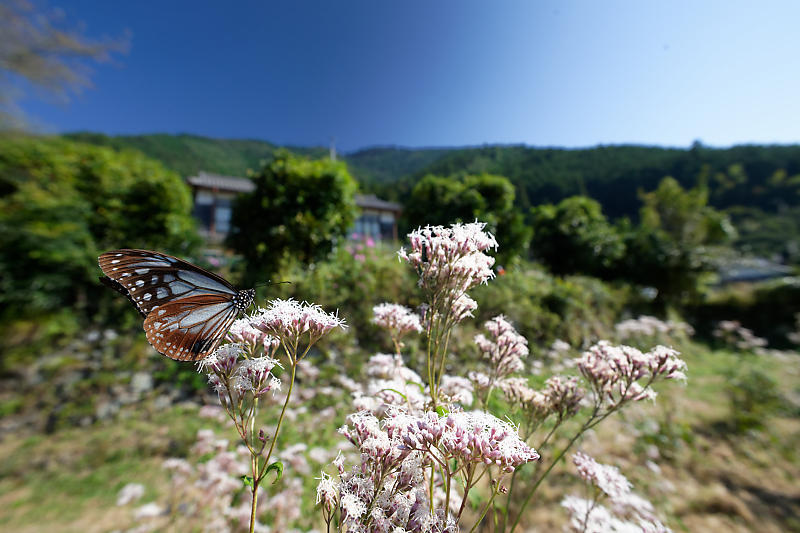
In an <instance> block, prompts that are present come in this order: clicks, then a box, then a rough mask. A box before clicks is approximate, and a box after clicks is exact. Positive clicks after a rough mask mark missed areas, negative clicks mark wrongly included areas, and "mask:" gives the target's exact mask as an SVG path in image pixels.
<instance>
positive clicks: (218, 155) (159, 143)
mask: <svg viewBox="0 0 800 533" xmlns="http://www.w3.org/2000/svg"><path fill="white" fill-rule="evenodd" d="M64 137H66V138H68V139H72V140H75V141H81V142H85V143H89V144H97V145H101V146H109V147H112V148H115V149H117V150H122V149H134V150H139V151H140V152H142V153H144V154H145V155H147V156H150V157H152V158H154V159H158V160H160V161H161V162H162V163H164V165H166V166H167V167H168V168H170V169H172V170H174V171H176V172H178V173H179V174H180V175H181V176H183V177H187V176H191V175H193V174H196V173H197V172H198V171H200V170H204V171H206V172H212V173H216V174H222V175H225V176H244V175H245V174H246V173H247V170H248V169H253V170H257V169H258V168H259V167H260V166H261V161H263V160H269V159H272V154H273V153H274V152H275V150H276V149H277V148H278V147H277V146H276V145H274V144H272V143H269V142H266V141H258V140H253V139H212V138H210V137H201V136H198V135H188V134H178V135H169V134H163V133H155V134H150V135H120V136H113V137H111V136H108V135H103V134H101V133H89V132H76V133H68V134H66V135H64ZM291 151H293V152H296V153H299V154H306V155H310V156H313V157H323V156H324V155H326V154H327V153H328V151H327V150H325V149H323V148H313V147H312V148H301V147H293V148H291Z"/></svg>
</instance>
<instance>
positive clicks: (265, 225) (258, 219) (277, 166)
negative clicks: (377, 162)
mask: <svg viewBox="0 0 800 533" xmlns="http://www.w3.org/2000/svg"><path fill="white" fill-rule="evenodd" d="M253 181H254V182H255V185H256V189H255V190H254V191H253V192H252V193H250V194H247V195H242V196H240V197H239V198H238V199H237V201H236V203H235V204H234V209H233V216H232V218H231V234H230V236H229V241H228V242H229V244H230V246H231V247H232V248H233V249H234V250H235V251H236V252H237V253H240V254H242V256H244V258H245V260H246V272H245V281H246V282H247V283H253V282H254V281H256V280H258V279H261V280H262V281H263V280H264V279H266V278H267V277H269V276H270V275H271V274H274V273H276V272H277V271H278V270H279V268H280V266H281V264H282V263H283V261H284V260H286V259H287V258H289V257H290V256H291V257H292V258H294V259H296V260H299V261H300V262H302V263H304V264H309V263H311V262H313V261H315V260H318V259H321V258H323V257H325V256H326V255H327V254H328V253H329V252H330V251H331V249H332V247H333V245H334V243H336V242H337V241H338V240H341V239H343V238H344V236H345V234H346V233H347V231H348V230H349V229H350V227H351V226H352V224H353V222H354V221H355V218H356V214H357V208H356V205H355V199H354V195H355V192H356V182H355V181H354V180H353V178H352V177H351V176H350V174H349V173H348V171H347V166H346V165H345V164H344V163H341V162H336V161H330V160H327V159H321V160H316V161H314V160H309V159H303V158H298V157H295V156H292V155H290V154H289V152H287V151H285V150H281V151H279V152H278V153H277V154H276V156H275V159H274V160H273V161H272V162H270V163H269V164H268V165H266V166H264V167H263V168H262V169H261V171H260V172H258V173H257V174H256V175H255V176H254V177H253Z"/></svg>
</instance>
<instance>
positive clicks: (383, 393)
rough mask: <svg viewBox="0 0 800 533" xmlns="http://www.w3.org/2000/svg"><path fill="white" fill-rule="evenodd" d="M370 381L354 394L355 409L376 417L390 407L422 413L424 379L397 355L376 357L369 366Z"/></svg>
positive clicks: (367, 366)
mask: <svg viewBox="0 0 800 533" xmlns="http://www.w3.org/2000/svg"><path fill="white" fill-rule="evenodd" d="M365 370H366V374H367V376H369V381H368V382H367V383H366V384H365V385H363V386H359V388H358V389H357V390H356V391H354V396H355V400H354V402H353V403H354V406H355V407H356V409H359V410H367V411H370V412H372V413H374V414H383V413H385V412H386V410H387V408H388V407H390V406H397V407H403V408H405V409H407V410H409V411H413V412H417V411H422V409H423V408H424V406H425V400H426V396H425V389H424V385H423V383H422V378H421V377H420V376H419V374H417V373H416V372H414V371H413V370H411V369H410V368H407V367H406V366H405V365H404V364H403V358H402V357H400V356H399V355H397V354H381V353H379V354H375V355H373V356H372V357H370V358H369V361H367V364H366V368H365Z"/></svg>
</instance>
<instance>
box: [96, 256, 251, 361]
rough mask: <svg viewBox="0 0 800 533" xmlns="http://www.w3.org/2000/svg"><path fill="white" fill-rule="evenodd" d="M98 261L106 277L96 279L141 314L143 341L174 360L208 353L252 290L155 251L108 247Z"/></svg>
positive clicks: (243, 308) (194, 358) (248, 300)
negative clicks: (123, 297)
mask: <svg viewBox="0 0 800 533" xmlns="http://www.w3.org/2000/svg"><path fill="white" fill-rule="evenodd" d="M98 263H99V264H100V268H101V269H102V271H103V273H104V274H105V275H106V276H107V278H101V281H103V283H104V284H106V285H108V286H109V287H111V288H112V289H114V290H116V291H117V292H120V293H121V294H124V295H125V296H126V297H127V298H128V299H129V300H130V301H131V302H132V303H133V304H134V305H135V306H136V308H137V309H138V311H139V313H140V314H141V315H142V316H143V317H144V330H145V334H146V336H147V340H148V342H150V344H151V345H152V346H153V347H154V348H155V349H156V350H157V351H158V352H160V353H162V354H163V355H166V356H167V357H169V358H171V359H177V360H179V361H197V360H200V359H202V358H203V357H205V356H206V355H208V354H209V353H211V352H213V351H214V350H215V349H216V347H217V345H218V344H219V342H220V341H221V340H222V339H223V338H224V337H225V334H226V333H227V332H228V330H229V329H230V326H231V324H233V322H234V320H236V317H237V316H238V315H239V314H241V313H243V312H245V311H246V310H247V308H248V307H250V306H251V305H252V304H253V301H254V299H255V290H253V289H246V290H237V289H235V288H234V287H233V286H232V285H231V284H230V283H229V282H228V281H226V280H225V279H224V278H222V277H220V276H218V275H216V274H214V273H212V272H208V271H207V270H204V269H202V268H200V267H198V266H196V265H193V264H191V263H189V262H187V261H183V260H182V259H178V258H177V257H173V256H171V255H167V254H163V253H161V252H152V251H149V250H132V249H123V250H112V251H110V252H106V253H104V254H102V255H101V256H100V257H99V258H98Z"/></svg>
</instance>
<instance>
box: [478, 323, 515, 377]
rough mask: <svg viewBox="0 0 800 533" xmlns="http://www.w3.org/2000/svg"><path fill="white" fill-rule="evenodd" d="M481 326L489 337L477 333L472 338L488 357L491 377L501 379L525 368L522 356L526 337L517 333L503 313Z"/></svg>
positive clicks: (484, 355) (485, 356)
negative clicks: (487, 332)
mask: <svg viewBox="0 0 800 533" xmlns="http://www.w3.org/2000/svg"><path fill="white" fill-rule="evenodd" d="M483 327H485V328H486V329H487V330H488V331H489V334H490V335H491V339H488V338H486V336H484V335H483V334H482V333H479V334H478V335H476V336H475V339H474V340H475V344H477V345H478V349H479V350H480V351H481V353H482V354H483V357H484V358H486V359H489V362H490V364H491V367H492V368H491V370H492V377H493V378H494V379H495V380H501V379H503V378H505V377H506V376H509V375H511V374H513V373H514V372H520V371H522V370H523V369H524V368H525V363H523V362H522V358H523V357H527V355H528V341H527V339H526V338H525V337H523V336H522V335H520V334H519V333H517V331H516V330H515V329H514V326H512V325H511V324H510V323H509V322H508V321H507V320H506V318H505V317H504V316H503V315H498V316H496V317H494V318H492V319H491V320H488V321H487V322H486V323H485V324H484V325H483Z"/></svg>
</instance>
